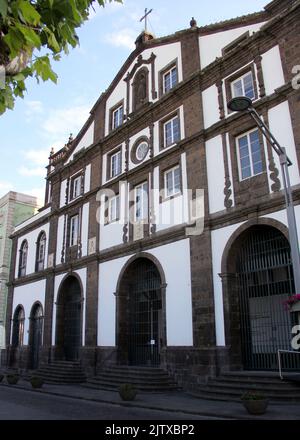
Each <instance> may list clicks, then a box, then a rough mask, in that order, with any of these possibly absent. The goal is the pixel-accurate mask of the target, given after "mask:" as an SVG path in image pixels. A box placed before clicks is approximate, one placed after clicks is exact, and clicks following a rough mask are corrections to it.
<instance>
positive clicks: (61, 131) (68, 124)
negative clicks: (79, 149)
mask: <svg viewBox="0 0 300 440" xmlns="http://www.w3.org/2000/svg"><path fill="white" fill-rule="evenodd" d="M89 111H90V108H89V107H88V106H87V105H79V106H73V107H69V108H61V109H53V110H51V111H50V112H49V116H48V117H46V119H45V121H44V122H43V123H42V128H43V129H44V130H45V132H46V134H47V135H49V134H50V135H55V137H56V139H57V137H61V138H64V139H65V143H66V142H67V140H68V137H69V135H70V133H74V135H75V134H76V133H77V132H78V130H80V128H81V127H82V125H83V124H84V123H85V121H86V120H87V119H88V117H89ZM62 146H63V145H62ZM62 146H61V147H62Z"/></svg>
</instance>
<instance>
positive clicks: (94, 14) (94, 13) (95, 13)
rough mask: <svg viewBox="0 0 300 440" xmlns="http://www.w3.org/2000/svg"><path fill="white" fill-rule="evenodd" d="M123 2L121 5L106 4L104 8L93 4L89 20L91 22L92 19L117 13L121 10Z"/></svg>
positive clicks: (114, 3)
mask: <svg viewBox="0 0 300 440" xmlns="http://www.w3.org/2000/svg"><path fill="white" fill-rule="evenodd" d="M124 4H125V0H123V4H122V3H118V2H112V3H106V5H105V7H104V8H103V7H102V6H99V5H97V4H94V7H91V8H90V15H89V20H93V19H94V18H98V17H102V16H104V15H111V14H115V13H116V12H119V10H120V9H121V8H123V7H124Z"/></svg>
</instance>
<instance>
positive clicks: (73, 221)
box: [70, 214, 80, 247]
mask: <svg viewBox="0 0 300 440" xmlns="http://www.w3.org/2000/svg"><path fill="white" fill-rule="evenodd" d="M79 228H80V225H79V214H76V215H73V216H72V217H71V218H70V247H73V246H77V244H78V239H79Z"/></svg>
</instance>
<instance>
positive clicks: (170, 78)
mask: <svg viewBox="0 0 300 440" xmlns="http://www.w3.org/2000/svg"><path fill="white" fill-rule="evenodd" d="M177 83H178V73H177V66H174V67H172V68H171V69H170V70H168V71H167V72H166V73H164V74H163V93H167V92H169V91H170V90H171V89H172V88H173V87H175V86H176V84H177Z"/></svg>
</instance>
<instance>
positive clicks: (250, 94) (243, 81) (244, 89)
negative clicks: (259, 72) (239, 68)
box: [231, 71, 255, 100]
mask: <svg viewBox="0 0 300 440" xmlns="http://www.w3.org/2000/svg"><path fill="white" fill-rule="evenodd" d="M231 93H232V97H233V98H236V97H237V96H247V98H250V99H252V100H253V99H255V87H254V80H253V72H252V71H250V72H247V73H245V74H244V75H243V76H241V77H240V78H238V79H236V80H235V81H233V82H232V83H231Z"/></svg>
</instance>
